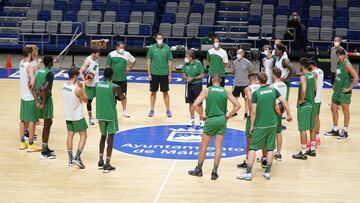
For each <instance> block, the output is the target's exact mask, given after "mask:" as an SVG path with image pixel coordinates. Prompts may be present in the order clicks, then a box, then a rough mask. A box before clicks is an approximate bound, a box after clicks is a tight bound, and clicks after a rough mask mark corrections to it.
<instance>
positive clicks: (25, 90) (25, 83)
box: [19, 60, 35, 101]
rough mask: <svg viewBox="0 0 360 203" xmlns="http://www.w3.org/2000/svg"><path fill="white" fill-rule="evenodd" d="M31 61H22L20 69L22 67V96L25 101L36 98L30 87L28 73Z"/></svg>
mask: <svg viewBox="0 0 360 203" xmlns="http://www.w3.org/2000/svg"><path fill="white" fill-rule="evenodd" d="M29 65H30V63H29V62H27V61H24V60H22V61H20V64H19V69H20V96H21V99H22V100H24V101H32V100H35V99H34V96H33V95H32V93H31V90H30V89H29V82H30V76H29V74H28V73H27V69H28V67H29Z"/></svg>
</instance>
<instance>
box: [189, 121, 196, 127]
mask: <svg viewBox="0 0 360 203" xmlns="http://www.w3.org/2000/svg"><path fill="white" fill-rule="evenodd" d="M194 125H195V120H194V119H191V120H190V122H189V124H188V125H187V126H188V127H192V126H194Z"/></svg>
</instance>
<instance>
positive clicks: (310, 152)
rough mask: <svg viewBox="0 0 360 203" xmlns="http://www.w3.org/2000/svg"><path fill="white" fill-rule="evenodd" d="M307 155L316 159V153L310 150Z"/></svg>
mask: <svg viewBox="0 0 360 203" xmlns="http://www.w3.org/2000/svg"><path fill="white" fill-rule="evenodd" d="M306 155H309V156H312V157H316V151H315V150H311V149H309V150H308V151H307V152H306Z"/></svg>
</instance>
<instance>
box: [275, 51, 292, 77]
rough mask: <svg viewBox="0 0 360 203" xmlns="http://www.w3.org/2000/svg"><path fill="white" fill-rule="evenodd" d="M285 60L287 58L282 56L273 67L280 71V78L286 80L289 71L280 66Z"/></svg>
mask: <svg viewBox="0 0 360 203" xmlns="http://www.w3.org/2000/svg"><path fill="white" fill-rule="evenodd" d="M285 58H287V56H285V55H283V56H282V57H281V58H277V59H276V62H275V67H276V68H278V69H280V70H281V78H286V77H287V76H288V75H289V69H287V68H284V67H283V65H282V62H283V60H284V59H285Z"/></svg>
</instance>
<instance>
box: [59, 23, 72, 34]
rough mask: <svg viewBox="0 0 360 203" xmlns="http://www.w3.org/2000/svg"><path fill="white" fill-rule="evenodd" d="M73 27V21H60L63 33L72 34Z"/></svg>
mask: <svg viewBox="0 0 360 203" xmlns="http://www.w3.org/2000/svg"><path fill="white" fill-rule="evenodd" d="M72 28H73V23H72V22H71V21H62V22H61V23H60V33H61V34H71V33H72Z"/></svg>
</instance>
